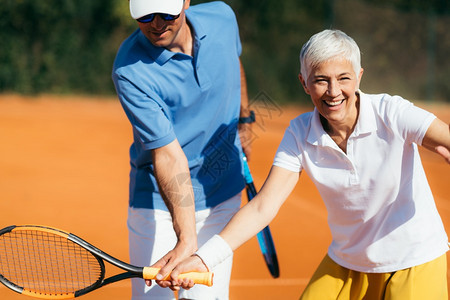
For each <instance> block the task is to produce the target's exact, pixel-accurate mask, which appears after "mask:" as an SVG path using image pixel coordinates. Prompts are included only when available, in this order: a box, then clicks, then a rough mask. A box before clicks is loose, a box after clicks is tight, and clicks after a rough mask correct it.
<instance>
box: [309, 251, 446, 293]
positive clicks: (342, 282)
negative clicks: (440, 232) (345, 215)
mask: <svg viewBox="0 0 450 300" xmlns="http://www.w3.org/2000/svg"><path fill="white" fill-rule="evenodd" d="M425 299H430V300H431V299H433V300H448V291H447V256H446V255H445V254H444V255H442V256H441V257H438V258H436V259H435V260H432V261H430V262H428V263H425V264H422V265H418V266H415V267H412V268H409V269H405V270H400V271H397V272H392V273H362V272H356V271H352V270H349V269H346V268H344V267H341V266H340V265H338V264H336V263H335V262H334V261H333V260H331V258H330V257H329V256H328V255H326V256H325V258H324V259H323V260H322V262H321V263H320V265H319V267H318V268H317V270H316V272H315V273H314V275H313V276H312V278H311V280H310V282H309V283H308V286H307V287H306V289H305V291H304V292H303V295H302V296H301V297H300V300H425Z"/></svg>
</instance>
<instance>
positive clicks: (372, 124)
mask: <svg viewBox="0 0 450 300" xmlns="http://www.w3.org/2000/svg"><path fill="white" fill-rule="evenodd" d="M357 93H358V94H359V96H360V97H359V100H360V101H359V116H358V121H357V122H356V126H355V129H354V131H353V133H352V136H359V135H362V134H367V133H370V132H373V131H376V130H377V123H376V118H375V112H374V111H373V109H372V106H371V103H370V98H369V96H368V95H366V94H364V93H363V92H361V91H360V90H358V91H357ZM307 141H308V143H310V144H312V145H321V146H324V145H328V142H329V141H330V139H329V137H328V134H327V133H326V132H325V130H324V129H323V126H322V123H321V122H320V114H319V111H318V110H317V108H314V112H313V115H312V118H311V127H310V130H309V133H308V137H307Z"/></svg>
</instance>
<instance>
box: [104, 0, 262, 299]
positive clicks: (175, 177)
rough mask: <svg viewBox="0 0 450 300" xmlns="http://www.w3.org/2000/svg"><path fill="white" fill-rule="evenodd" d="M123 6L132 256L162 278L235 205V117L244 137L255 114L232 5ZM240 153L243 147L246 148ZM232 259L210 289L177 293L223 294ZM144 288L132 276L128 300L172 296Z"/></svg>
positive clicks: (238, 181)
mask: <svg viewBox="0 0 450 300" xmlns="http://www.w3.org/2000/svg"><path fill="white" fill-rule="evenodd" d="M130 12H131V16H132V17H133V18H134V19H136V20H137V22H138V25H139V29H138V30H136V31H135V32H134V33H133V34H131V36H130V37H128V38H127V39H126V40H125V41H124V42H123V44H122V45H121V47H120V49H119V51H118V53H117V57H116V60H115V63H114V68H113V74H112V77H113V81H114V84H115V86H116V91H117V94H118V97H119V99H120V101H121V104H122V106H123V109H124V111H125V113H126V115H127V117H128V119H129V121H130V123H131V125H132V129H133V137H134V141H133V144H132V146H131V148H130V160H131V172H130V202H129V211H128V228H129V246H130V259H131V263H132V264H135V265H154V266H156V267H161V270H160V274H159V275H161V276H158V279H160V278H163V277H164V276H165V275H167V274H169V273H170V271H171V270H172V269H173V268H174V267H175V266H176V265H177V264H178V263H179V262H181V261H182V260H183V259H185V258H186V257H188V256H190V255H191V254H193V253H194V252H195V251H196V250H197V241H198V244H199V245H201V244H203V243H204V242H205V241H206V240H208V239H209V238H210V237H212V236H213V235H214V234H217V233H218V232H220V230H221V229H222V228H223V227H224V226H225V224H226V223H227V222H228V221H229V219H230V218H231V216H232V215H233V214H234V213H235V212H236V211H237V210H238V209H239V206H240V192H241V191H242V189H243V188H244V180H243V176H242V164H241V158H242V147H241V142H240V139H239V136H238V135H237V129H238V123H240V124H239V129H240V133H241V132H243V133H244V134H245V133H246V134H247V135H248V134H250V132H251V131H250V128H249V126H250V123H251V122H253V121H254V114H250V112H249V111H248V110H247V109H246V108H247V105H248V100H247V97H246V84H245V77H244V72H243V68H242V65H241V63H240V60H239V55H240V54H241V43H240V39H239V32H238V26H237V22H236V18H235V15H234V13H233V11H232V10H231V9H230V7H228V6H227V5H226V4H224V3H223V2H213V3H207V4H201V5H196V6H192V7H190V0H185V1H183V0H165V1H159V0H131V1H130ZM238 121H239V122H238ZM241 139H242V140H243V141H245V137H244V136H243V135H241ZM247 140H249V139H248V138H247ZM243 144H245V143H243ZM244 150H245V151H244V152H245V153H246V154H247V155H248V154H249V153H250V148H249V146H248V145H244ZM231 263H232V259H230V260H229V261H228V262H227V263H226V264H223V266H221V267H219V268H217V269H215V270H214V273H215V283H214V287H212V288H208V287H203V286H198V287H196V288H195V289H192V290H189V291H185V290H181V291H179V296H180V298H189V299H227V298H228V285H229V280H230V274H231ZM157 282H158V284H160V285H161V286H163V287H167V286H169V285H170V282H168V281H157ZM147 285H149V286H145V285H144V282H143V281H142V280H140V281H139V280H136V281H133V291H132V293H133V299H147V298H148V297H150V295H151V299H171V298H173V293H172V292H171V290H170V289H163V288H160V287H159V286H157V285H153V286H152V285H151V282H150V281H147ZM170 288H171V289H174V290H177V289H178V287H176V286H171V285H170Z"/></svg>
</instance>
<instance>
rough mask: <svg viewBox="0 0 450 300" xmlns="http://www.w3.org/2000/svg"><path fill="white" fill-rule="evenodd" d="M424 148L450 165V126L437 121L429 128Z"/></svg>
mask: <svg viewBox="0 0 450 300" xmlns="http://www.w3.org/2000/svg"><path fill="white" fill-rule="evenodd" d="M422 146H424V147H425V148H427V149H428V150H431V151H433V152H436V153H438V154H440V155H441V156H442V157H443V158H444V159H445V160H446V161H447V163H449V164H450V125H448V124H446V123H445V122H443V121H441V120H439V119H435V120H434V121H433V122H432V123H431V125H430V127H428V130H427V132H426V134H425V137H424V138H423V141H422Z"/></svg>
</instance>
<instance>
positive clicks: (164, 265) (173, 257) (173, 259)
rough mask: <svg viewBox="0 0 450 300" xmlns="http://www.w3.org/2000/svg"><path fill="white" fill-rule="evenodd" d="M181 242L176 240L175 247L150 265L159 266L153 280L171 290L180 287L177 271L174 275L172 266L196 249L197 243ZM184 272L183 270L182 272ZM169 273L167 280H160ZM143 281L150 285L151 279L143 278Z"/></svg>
mask: <svg viewBox="0 0 450 300" xmlns="http://www.w3.org/2000/svg"><path fill="white" fill-rule="evenodd" d="M189 244H190V245H188V244H187V243H183V242H178V243H177V245H176V246H175V248H173V249H172V250H171V251H169V252H168V253H167V254H166V255H164V256H163V257H162V258H161V259H160V260H158V261H157V262H156V263H155V264H153V265H152V267H155V268H161V270H160V271H159V273H158V275H156V280H155V282H156V283H157V284H158V285H159V286H161V287H163V288H167V287H168V288H170V289H171V290H173V291H176V290H179V289H180V287H179V285H180V284H178V275H179V273H175V274H176V276H174V273H173V270H174V268H175V267H176V266H177V265H178V264H180V263H181V262H182V261H183V260H185V259H186V258H188V257H190V256H191V255H192V254H193V253H194V252H195V251H196V250H197V243H196V242H195V243H189ZM189 271H193V270H188V271H185V272H189ZM183 273H184V272H183ZM169 274H171V276H170V279H169V280H162V279H163V278H165V277H166V276H167V275H169ZM145 283H146V284H147V285H148V286H151V285H152V281H151V280H145Z"/></svg>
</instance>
